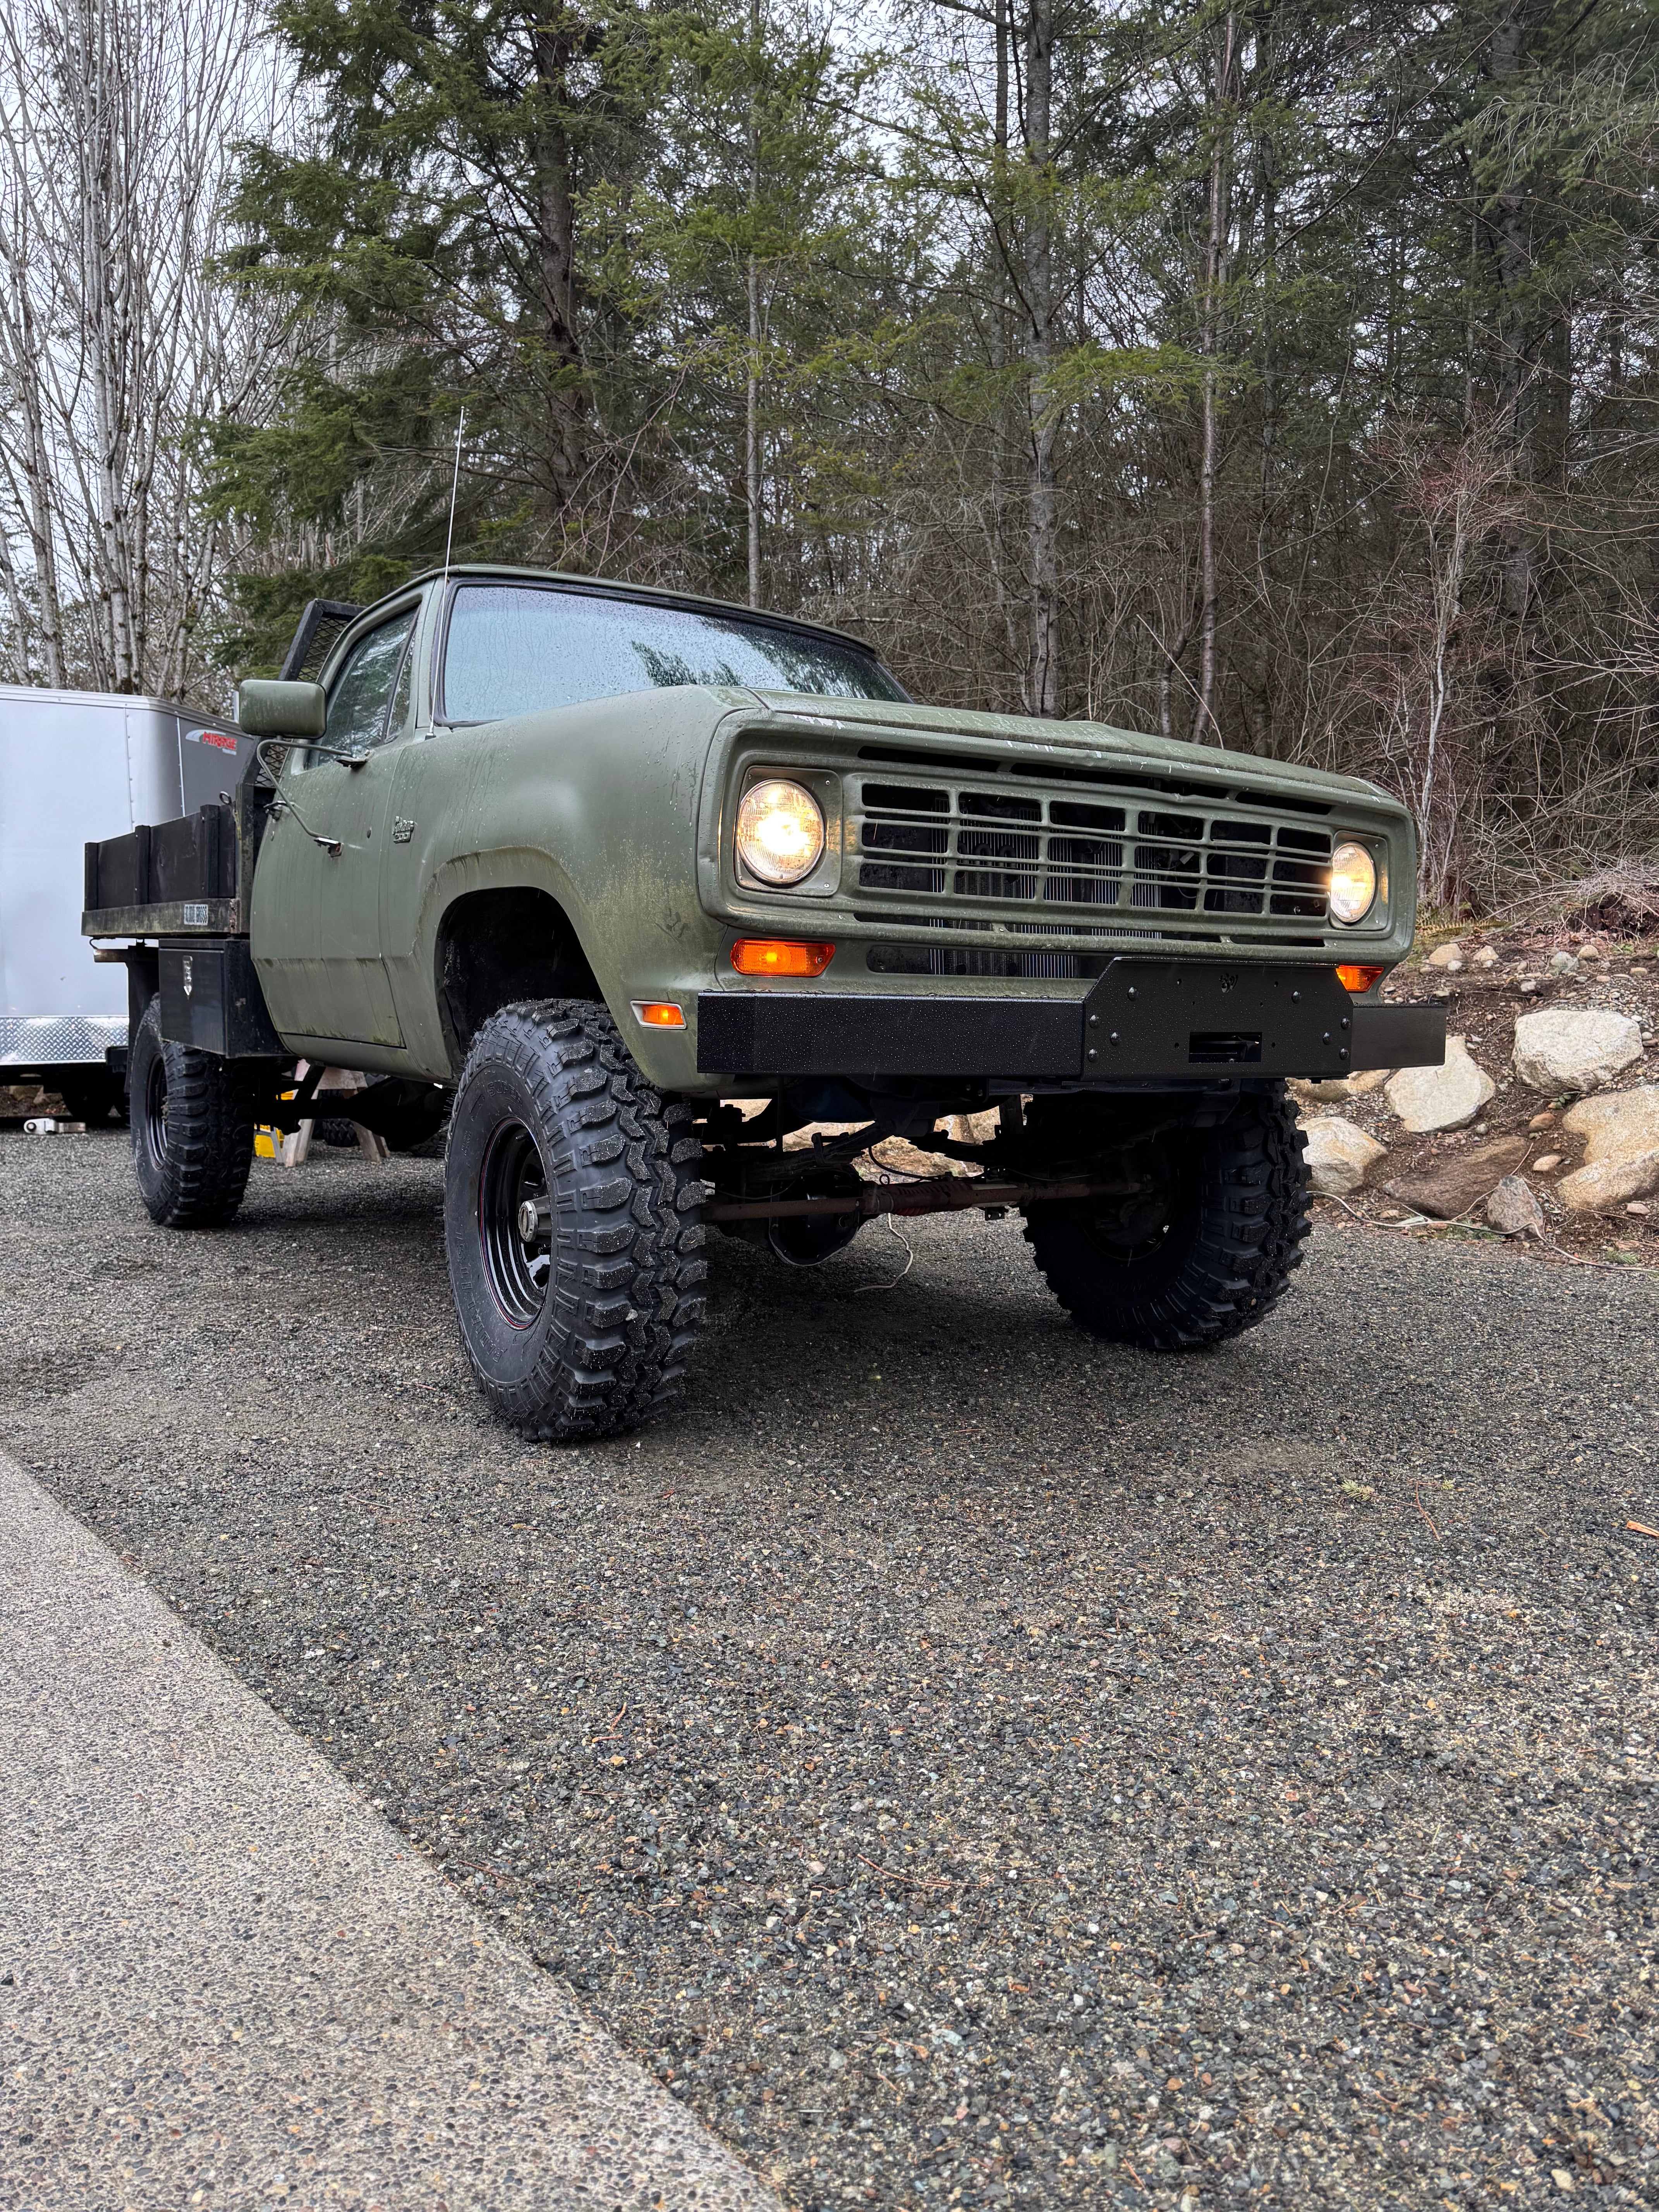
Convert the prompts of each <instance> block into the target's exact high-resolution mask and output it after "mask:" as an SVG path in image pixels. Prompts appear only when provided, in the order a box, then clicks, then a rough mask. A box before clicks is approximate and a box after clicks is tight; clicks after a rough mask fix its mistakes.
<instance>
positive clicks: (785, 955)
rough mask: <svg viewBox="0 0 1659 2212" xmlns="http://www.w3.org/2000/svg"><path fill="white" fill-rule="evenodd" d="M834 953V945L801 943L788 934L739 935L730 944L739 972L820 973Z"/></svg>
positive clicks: (747, 973) (834, 955) (734, 963)
mask: <svg viewBox="0 0 1659 2212" xmlns="http://www.w3.org/2000/svg"><path fill="white" fill-rule="evenodd" d="M835 957H836V948H835V946H834V945H803V944H800V943H798V942H797V941H795V940H794V939H791V938H787V937H740V938H739V939H738V941H737V943H736V944H735V945H733V946H732V966H733V967H734V968H735V969H737V971H738V975H823V971H824V969H826V968H827V967H828V966H829V963H830V962H831V961H832V960H833V959H834V958H835Z"/></svg>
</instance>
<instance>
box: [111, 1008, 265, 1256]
mask: <svg viewBox="0 0 1659 2212" xmlns="http://www.w3.org/2000/svg"><path fill="white" fill-rule="evenodd" d="M158 1058H159V1059H161V1061H162V1062H163V1064H164V1067H165V1072H166V1076H167V1146H166V1152H165V1155H163V1154H162V1153H161V1152H158V1151H157V1149H156V1147H155V1145H154V1144H153V1143H152V1141H151V1137H152V1133H151V1130H150V1127H149V1091H150V1071H151V1069H152V1067H153V1066H155V1062H156V1060H157V1059H158ZM128 1082H129V1091H128V1097H129V1098H130V1100H131V1137H132V1164H133V1171H134V1173H135V1175H136V1176H137V1180H138V1189H139V1194H140V1195H141V1196H142V1198H143V1201H144V1205H145V1207H146V1209H147V1211H148V1212H149V1218H150V1219H151V1220H152V1221H155V1222H158V1223H159V1224H160V1225H161V1227H162V1228H163V1229H222V1228H223V1227H224V1225H225V1224H226V1223H227V1222H228V1221H230V1220H233V1219H234V1217H235V1213H236V1209H237V1207H238V1206H240V1204H241V1202H242V1194H243V1192H244V1191H245V1190H246V1188H247V1178H248V1171H249V1170H250V1169H251V1168H252V1165H253V1098H252V1091H251V1089H250V1087H249V1085H248V1084H247V1082H246V1079H244V1078H243V1076H242V1075H241V1074H240V1072H239V1071H238V1069H237V1067H236V1066H235V1064H234V1061H231V1060H222V1059H221V1058H220V1057H219V1055H218V1054H216V1053H211V1052H196V1051H193V1050H192V1049H191V1048H190V1047H189V1046H188V1045H182V1044H171V1043H169V1042H167V1040H166V1039H165V1038H164V1037H163V1036H162V1035H161V1000H160V999H159V998H153V999H152V1000H150V1002H149V1006H146V1007H145V1009H144V1017H143V1020H142V1021H141V1022H140V1023H139V1024H138V1028H137V1034H136V1035H135V1036H134V1037H133V1040H132V1046H131V1064H130V1067H129V1073H128Z"/></svg>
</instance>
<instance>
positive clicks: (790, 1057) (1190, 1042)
mask: <svg viewBox="0 0 1659 2212" xmlns="http://www.w3.org/2000/svg"><path fill="white" fill-rule="evenodd" d="M1445 1051H1446V1017H1445V1012H1444V1009H1443V1008H1442V1007H1440V1006H1383V1005H1382V1004H1381V1003H1380V1002H1379V1001H1377V1000H1365V999H1356V998H1353V997H1352V996H1351V995H1350V994H1349V993H1348V992H1347V991H1346V990H1345V989H1344V987H1343V986H1342V985H1341V983H1340V981H1338V979H1337V975H1336V971H1335V969H1334V968H1281V967H1278V966H1273V967H1266V966H1262V967H1243V968H1233V967H1223V966H1222V965H1220V964H1219V963H1214V964H1212V963H1208V962H1192V963H1179V962H1174V961H1158V960H1114V961H1113V962H1112V963H1110V965H1109V967H1108V969H1107V970H1106V972H1105V974H1104V975H1102V976H1101V978H1100V980H1099V981H1097V983H1096V984H1095V986H1094V987H1093V989H1092V990H1091V991H1090V992H1089V994H1087V996H1086V997H1076V998H1064V999H1061V998H1036V997H1028V998H1015V997H1012V996H1010V997H1006V998H1003V997H991V996H989V995H985V996H981V995H978V994H975V995H973V996H969V995H967V994H963V995H961V996H957V997H945V996H939V997H932V996H924V995H922V994H919V993H918V994H913V993H908V992H907V993H905V994H903V995H902V996H901V995H899V994H896V993H895V994H892V995H891V996H888V995H886V994H874V993H870V994H866V993H864V992H857V993H854V992H815V991H812V990H811V989H798V990H787V991H785V990H775V991H704V992H702V994H700V995H699V997H698V1000H697V1066H698V1069H699V1071H700V1072H701V1073H704V1074H708V1075H769V1076H798V1075H844V1076H849V1077H858V1076H907V1077H915V1076H921V1077H927V1076H937V1077H941V1078H951V1079H960V1078H963V1077H972V1076H978V1077H984V1078H986V1079H989V1080H992V1081H994V1082H995V1081H1007V1082H1018V1081H1020V1080H1022V1079H1023V1080H1025V1081H1029V1082H1033V1083H1038V1084H1049V1083H1062V1084H1066V1085H1079V1086H1080V1087H1087V1086H1089V1085H1113V1084H1118V1083H1126V1082H1127V1083H1148V1082H1171V1081H1180V1082H1192V1081H1200V1082H1201V1081H1205V1080H1211V1081H1213V1080H1214V1079H1216V1078H1217V1077H1225V1076H1255V1077H1278V1076H1289V1075H1297V1076H1307V1077H1310V1078H1316V1079H1318V1078H1330V1077H1340V1076H1345V1075H1353V1074H1357V1073H1359V1072H1360V1071H1362V1070H1364V1069H1366V1068H1377V1067H1430V1066H1439V1064H1440V1063H1441V1061H1442V1060H1443V1059H1444V1058H1445Z"/></svg>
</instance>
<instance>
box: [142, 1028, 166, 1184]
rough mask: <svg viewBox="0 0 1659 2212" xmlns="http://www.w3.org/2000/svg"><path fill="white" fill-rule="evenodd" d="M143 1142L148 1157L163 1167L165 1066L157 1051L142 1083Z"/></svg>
mask: <svg viewBox="0 0 1659 2212" xmlns="http://www.w3.org/2000/svg"><path fill="white" fill-rule="evenodd" d="M144 1142H145V1143H146V1144H147V1145H148V1146H149V1155H150V1158H152V1159H153V1160H154V1161H155V1164H156V1166H157V1167H165V1166H166V1165H167V1061H166V1060H165V1059H164V1058H163V1056H162V1055H161V1054H160V1053H159V1052H158V1053H157V1054H156V1055H155V1059H154V1060H151V1062H150V1064H149V1079H148V1080H147V1081H146V1083H145V1085H144Z"/></svg>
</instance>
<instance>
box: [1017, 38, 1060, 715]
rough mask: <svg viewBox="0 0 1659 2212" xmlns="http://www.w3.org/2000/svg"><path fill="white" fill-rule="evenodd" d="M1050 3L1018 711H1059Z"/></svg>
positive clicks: (1029, 50)
mask: <svg viewBox="0 0 1659 2212" xmlns="http://www.w3.org/2000/svg"><path fill="white" fill-rule="evenodd" d="M1053 106H1054V0H1030V15H1029V17H1028V19H1027V23H1026V39H1025V160H1026V170H1027V176H1026V191H1027V193H1028V196H1029V197H1028V207H1027V214H1026V222H1025V255H1024V260H1025V270H1024V276H1025V287H1026V305H1027V315H1028V331H1027V337H1026V343H1025V362H1026V372H1027V374H1026V392H1027V409H1028V414H1029V435H1030V463H1029V474H1028V479H1027V483H1028V490H1027V518H1028V520H1027V530H1028V541H1029V548H1030V593H1031V629H1030V647H1029V650H1028V654H1027V659H1026V664H1025V708H1026V712H1027V713H1028V714H1058V713H1059V712H1060V577H1059V557H1058V556H1059V540H1058V528H1057V522H1058V500H1057V497H1056V492H1055V483H1054V443H1055V439H1056V436H1057V435H1058V431H1059V427H1060V426H1059V422H1058V420H1057V418H1056V416H1055V412H1054V404H1053V397H1052V394H1051V392H1049V389H1048V369H1049V366H1050V364H1051V362H1053V359H1054V228H1053V218H1052V207H1051V202H1052V192H1053V176H1052V172H1051V168H1050V160H1051V155H1052V146H1051V143H1050V139H1051V132H1052V129H1053Z"/></svg>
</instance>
